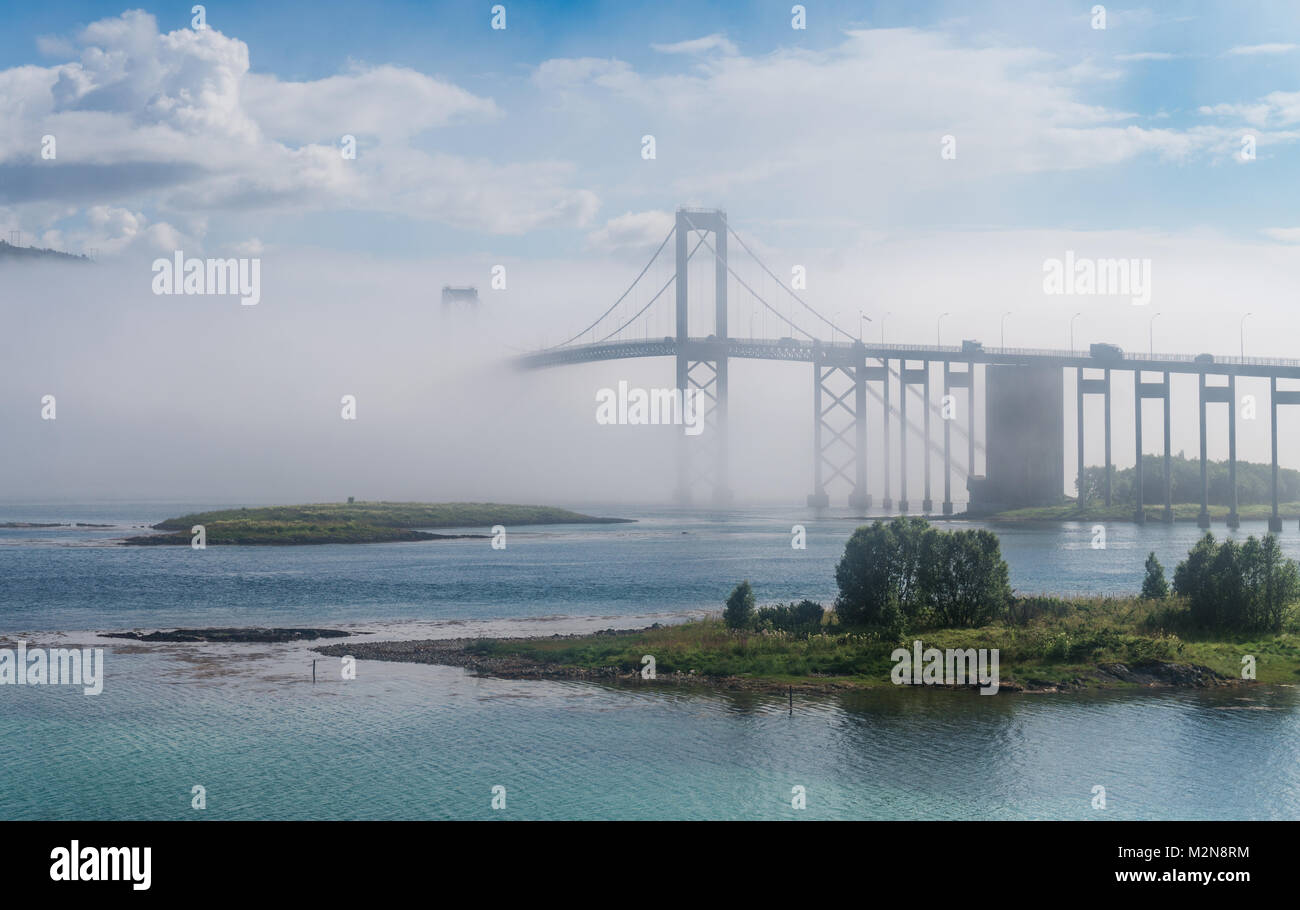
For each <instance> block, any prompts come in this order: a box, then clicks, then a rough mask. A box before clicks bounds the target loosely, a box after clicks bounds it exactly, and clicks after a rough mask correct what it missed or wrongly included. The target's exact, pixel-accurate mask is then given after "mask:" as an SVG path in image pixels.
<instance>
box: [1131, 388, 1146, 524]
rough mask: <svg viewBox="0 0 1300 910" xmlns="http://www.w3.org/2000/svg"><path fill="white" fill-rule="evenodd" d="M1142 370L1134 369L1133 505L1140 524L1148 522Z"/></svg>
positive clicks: (1134, 518) (1134, 514)
mask: <svg viewBox="0 0 1300 910" xmlns="http://www.w3.org/2000/svg"><path fill="white" fill-rule="evenodd" d="M1142 397H1143V396H1142V371H1141V370H1134V371H1133V438H1134V440H1135V446H1134V447H1135V449H1136V451H1137V463H1136V467H1135V468H1134V469H1133V474H1134V477H1133V479H1134V495H1135V500H1136V505H1134V507H1133V520H1134V521H1135V522H1137V523H1138V524H1140V525H1143V524H1146V523H1147V510H1146V499H1145V497H1144V491H1143V485H1142V481H1143V476H1142V475H1143V473H1144V472H1143V470H1142Z"/></svg>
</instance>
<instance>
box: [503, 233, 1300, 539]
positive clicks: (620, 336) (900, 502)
mask: <svg viewBox="0 0 1300 910" xmlns="http://www.w3.org/2000/svg"><path fill="white" fill-rule="evenodd" d="M670 241H672V242H673V246H674V255H673V256H672V258H671V259H669V258H668V257H665V256H663V255H662V254H663V253H664V252H665V250H666V249H667V248H668V244H669V242H670ZM732 241H734V243H735V247H732V245H731V242H732ZM701 249H704V250H706V252H707V256H710V257H712V260H713V269H712V270H711V271H712V275H711V276H710V275H707V274H705V275H704V276H703V277H704V278H705V279H707V280H705V281H701V280H700V279H701V277H702V276H701V274H700V272H701V270H700V269H699V268H697V269H696V272H695V274H694V276H693V275H692V273H691V269H690V264H691V262H692V260H693V259H694V258H695V256H696V255H697V253H699V252H700V250H701ZM737 253H739V254H740V255H737ZM737 260H739V261H743V262H745V263H752V264H753V266H756V267H757V271H758V274H757V276H754V275H752V274H751V275H750V280H746V278H745V277H743V276H742V274H741V272H740V271H739V270H738V269H737V268H736V261H737ZM746 268H751V266H749V265H748V264H747V265H746ZM643 282H644V283H645V284H644V287H643ZM709 284H711V285H712V288H711V289H710V288H708V287H707V285H709ZM791 284H792V283H787V282H785V281H783V280H782V279H781V278H780V277H778V276H777V274H776V273H775V272H773V271H772V269H771V268H769V267H768V265H767V264H766V263H765V262H764V261H763V260H762V258H760V257H759V255H758V254H757V253H756V252H755V251H754V249H753V248H752V247H751V246H750V245H749V244H746V243H745V241H744V240H743V239H742V238H741V237H740V235H738V234H737V233H736V232H735V231H734V230H733V229H732V228H731V227H730V226H729V225H728V223H727V216H726V213H725V212H723V211H720V210H717V209H700V208H680V209H678V210H677V213H676V217H675V221H674V225H673V227H672V229H671V230H670V231H669V232H668V234H667V236H665V237H664V240H663V242H662V243H660V244H659V246H658V248H657V249H656V250H655V252H654V254H653V255H652V256H651V257H650V261H649V262H648V263H646V266H645V267H644V268H643V269H642V270H641V271H640V273H639V274H638V275H637V277H636V278H635V279H634V280H633V282H632V284H631V285H630V286H629V287H628V289H627V290H626V291H624V293H623V294H622V295H621V296H620V297H619V298H618V299H616V300H615V301H614V303H613V304H611V305H610V306H608V307H607V308H606V309H605V310H604V311H603V312H601V314H600V315H599V316H598V317H596V319H595V320H594V321H593V322H592V323H591V324H590V325H588V326H587V327H586V328H584V329H583V330H582V331H580V332H578V333H576V334H574V335H572V336H571V337H569V338H567V339H565V340H564V341H563V342H561V343H559V344H557V345H554V346H551V347H547V348H544V349H542V350H538V351H533V352H531V353H528V354H524V355H521V356H520V357H518V358H517V359H516V363H517V365H518V366H520V367H521V368H523V369H540V368H546V367H560V366H566V365H573V364H579V363H590V362H595V361H606V360H626V359H629V358H646V357H669V358H673V360H674V361H675V365H676V376H675V387H676V389H678V390H679V391H680V392H681V393H683V397H684V396H685V394H687V393H692V394H695V395H698V396H700V397H701V399H702V400H703V401H704V402H705V416H704V421H705V427H706V430H707V432H704V433H702V434H700V435H699V436H695V437H688V436H685V435H683V436H681V437H680V442H679V443H678V451H677V487H676V497H677V499H678V501H680V502H683V503H689V502H691V501H692V500H693V498H694V496H695V494H696V491H698V490H700V489H701V488H705V489H707V491H708V494H709V499H710V500H711V501H712V502H713V503H714V504H726V503H728V502H730V501H731V499H732V496H733V493H732V490H731V487H730V484H729V463H730V454H729V446H728V421H727V407H728V399H729V395H730V392H731V390H730V384H729V375H728V365H729V362H730V361H731V360H734V359H748V360H775V361H787V362H791V363H807V364H810V365H811V366H812V370H811V373H812V375H811V377H810V378H811V383H810V392H811V396H810V399H811V400H810V404H811V411H812V414H811V417H812V420H811V422H810V423H811V440H810V442H811V449H812V464H811V467H812V470H811V485H812V491H811V493H809V495H808V504H809V505H810V506H813V507H816V508H825V507H828V506H829V505H830V501H831V499H830V491H831V490H833V489H837V488H838V489H841V490H842V491H844V492H847V504H848V505H849V506H850V507H851V508H853V509H856V510H859V511H862V512H865V510H867V509H869V508H871V507H872V497H871V494H870V493H869V492H868V490H867V483H868V479H869V476H870V473H871V470H872V468H873V466H872V465H870V464H869V463H868V462H869V458H868V447H867V437H868V429H869V428H868V422H869V421H868V413H867V402H868V399H869V398H870V399H873V400H874V401H875V402H876V403H877V404H878V405H880V408H879V410H880V414H881V422H880V425H879V432H880V434H881V442H882V445H881V452H882V457H881V464H880V465H879V466H878V470H879V471H880V472H881V476H880V488H881V489H883V491H884V495H883V497H882V501H881V503H880V506H881V507H882V508H883V509H884V510H885V511H887V512H888V511H895V510H896V511H898V512H903V513H906V512H909V511H912V500H911V499H910V496H911V495H912V493H913V492H914V488H913V487H910V486H909V481H910V480H911V479H910V478H909V477H908V445H909V440H912V441H914V442H916V443H919V444H920V446H921V452H922V453H923V454H924V458H923V468H922V477H921V478H920V480H921V484H920V486H921V489H920V493H921V497H922V498H921V502H920V511H922V512H924V513H926V514H931V513H933V512H934V511H935V510H934V505H935V503H934V498H933V495H932V493H933V488H934V487H935V486H939V487H941V488H942V496H943V499H942V501H941V503H940V511H941V513H942V514H944V515H951V514H953V510H954V504H953V479H954V477H956V479H957V481H958V482H959V483H962V482H964V483H965V485H966V487H967V491H968V493H969V494H970V497H968V499H969V498H972V497H973V498H974V499H975V500H982V501H983V503H984V504H985V505H986V506H989V507H993V506H999V507H1006V506H1016V505H1032V504H1042V503H1054V502H1057V501H1059V500H1060V499H1061V496H1062V494H1063V490H1064V426H1065V424H1064V420H1065V414H1064V372H1065V371H1067V370H1074V371H1075V372H1076V382H1075V415H1074V416H1075V419H1076V426H1077V432H1076V440H1077V446H1078V459H1077V465H1078V471H1079V475H1078V489H1079V490H1080V491H1082V492H1081V496H1082V497H1084V498H1085V499H1086V497H1087V488H1086V485H1085V483H1084V457H1083V450H1084V439H1085V430H1086V427H1085V425H1084V407H1083V403H1084V398H1085V396H1090V395H1095V396H1100V397H1102V398H1103V400H1104V415H1105V416H1104V421H1103V422H1104V438H1105V467H1106V471H1105V481H1104V490H1103V491H1102V492H1101V493H1100V496H1101V497H1102V498H1103V499H1104V501H1105V504H1106V505H1110V504H1111V498H1112V491H1111V468H1112V460H1111V412H1112V395H1111V377H1112V373H1114V372H1130V373H1132V378H1133V390H1134V392H1133V405H1134V406H1133V418H1134V426H1135V435H1136V446H1135V448H1136V452H1135V454H1136V456H1137V468H1136V478H1135V481H1136V484H1135V485H1136V502H1137V503H1138V507H1137V510H1136V514H1135V516H1134V517H1135V519H1136V520H1137V521H1139V522H1141V521H1145V515H1146V513H1145V510H1144V508H1143V506H1142V504H1143V503H1144V499H1143V483H1144V478H1143V465H1142V461H1143V460H1142V421H1141V414H1142V406H1143V403H1144V402H1145V401H1147V400H1149V399H1155V400H1157V401H1160V402H1161V403H1162V404H1163V413H1164V471H1163V477H1162V478H1160V480H1162V482H1163V489H1164V506H1165V507H1164V511H1163V518H1164V520H1165V521H1172V520H1173V504H1172V472H1171V469H1170V459H1171V443H1170V414H1169V405H1170V401H1171V395H1170V376H1171V375H1174V374H1194V375H1196V376H1198V377H1199V383H1198V385H1199V405H1200V408H1199V415H1200V421H1199V422H1200V461H1201V512H1200V516H1199V523H1200V524H1201V526H1202V527H1208V526H1209V523H1210V517H1209V481H1208V473H1207V460H1206V449H1207V406H1208V405H1212V404H1226V405H1227V430H1228V461H1229V471H1230V485H1231V488H1232V494H1231V495H1232V501H1231V503H1230V509H1229V515H1228V524H1229V525H1230V526H1232V527H1236V526H1237V525H1238V524H1239V520H1238V517H1237V502H1236V496H1237V483H1236V465H1237V453H1236V420H1237V417H1236V408H1237V399H1236V379H1237V377H1261V378H1267V379H1268V380H1269V391H1270V401H1269V414H1270V418H1271V439H1272V467H1273V473H1272V478H1273V481H1272V517H1271V518H1270V520H1269V526H1270V529H1272V530H1281V519H1280V517H1279V515H1278V463H1277V413H1278V407H1279V406H1281V405H1296V404H1300V389H1279V388H1278V381H1279V380H1283V381H1285V380H1293V379H1300V360H1286V359H1276V358H1253V357H1252V358H1248V357H1222V356H1216V355H1209V354H1200V355H1195V356H1192V355H1184V354H1156V353H1152V354H1148V355H1137V354H1132V353H1125V352H1123V351H1121V350H1120V349H1119V348H1117V347H1114V346H1112V345H1106V344H1098V345H1091V346H1090V348H1089V350H1088V351H1086V352H1085V351H1064V350H1050V349H1037V348H1007V347H997V348H991V347H985V346H984V345H982V344H980V343H979V342H976V341H963V342H962V344H960V345H956V346H952V345H941V344H937V343H936V344H934V345H924V344H884V343H881V344H872V343H870V342H864V341H863V340H862V339H861V338H853V337H852V336H851V335H850V334H849V333H848V332H846V331H845V330H844V329H843V328H842V327H840V326H839V325H837V324H836V322H835V321H834V320H833V319H831V318H828V317H827V316H826V315H825V314H824V313H823V312H821V311H820V310H818V309H817V308H815V307H813V306H812V305H810V304H809V303H808V302H807V301H806V300H805V299H804V298H803V297H802V296H801V295H800V294H799V293H798V290H796V289H795V288H794V287H792V286H791ZM670 289H671V290H672V294H671V295H670V294H669V293H668V292H669V290H670ZM710 291H711V292H710ZM701 296H703V297H712V304H713V305H712V308H711V309H712V314H711V317H712V318H711V319H705V320H704V325H703V326H702V327H701V326H696V325H692V323H691V307H690V302H691V300H693V299H695V298H696V297H701ZM642 300H644V301H645V302H644V303H642V302H641V301H642ZM697 309H698V307H697ZM746 315H748V317H749V333H748V336H747V337H736V336H734V335H733V333H732V332H731V331H730V322H731V321H732V319H733V317H738V318H739V320H740V322H741V324H742V326H743V325H744V317H745V316H746ZM760 318H761V319H762V329H761V332H760V333H759V334H758V335H756V333H755V330H754V322H755V320H756V319H760ZM772 326H774V327H777V329H778V331H780V332H781V334H780V335H779V337H776V338H771V337H768V335H769V334H770V333H769V332H768V331H767V329H768V327H772ZM693 329H694V333H693V332H692V330H693ZM701 329H702V330H703V331H701ZM1149 374H1155V376H1154V378H1153V377H1151V376H1150V375H1149ZM981 378H982V382H981V381H980V380H981ZM891 385H892V386H893V387H894V389H895V393H894V394H891ZM936 392H937V393H938V395H937V397H936V394H935V393H936ZM909 402H910V405H909ZM981 402H982V403H983V404H984V407H985V415H984V426H985V434H984V435H985V439H984V440H983V441H981V440H979V439H977V432H976V420H975V417H976V414H977V413H978V412H977V410H976V408H977V405H978V404H979V403H981ZM909 406H910V408H911V415H910V416H909ZM932 418H933V420H937V421H938V424H937V428H936V426H935V425H934V423H933V420H932ZM895 425H897V428H898V430H897V435H896V437H894V439H896V443H897V448H896V449H895V446H894V444H893V441H891V434H893V427H894V426H895ZM954 435H955V436H957V437H958V445H959V446H961V445H962V444H963V443H964V448H965V450H966V451H965V452H964V453H962V454H964V456H965V457H964V459H961V460H958V461H954V458H953V436H954ZM936 437H938V438H936ZM895 451H897V454H898V456H899V457H898V469H897V471H896V472H894V471H892V470H891V469H892V464H891V462H892V455H893V454H894V452H895ZM977 453H978V454H980V455H981V456H982V457H983V461H984V465H985V474H984V475H977V474H976V455H977ZM935 462H939V464H940V470H939V478H938V483H937V484H935V483H933V481H934V477H933V476H932V475H933V470H932V469H933V467H934V465H935ZM963 462H964V463H963ZM895 482H896V483H897V486H895ZM895 491H897V494H898V496H897V499H895V498H894V493H895ZM837 495H838V494H837Z"/></svg>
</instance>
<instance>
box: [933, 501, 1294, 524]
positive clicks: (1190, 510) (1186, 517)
mask: <svg viewBox="0 0 1300 910" xmlns="http://www.w3.org/2000/svg"><path fill="white" fill-rule="evenodd" d="M1142 511H1143V512H1144V514H1145V515H1146V520H1147V523H1148V524H1159V523H1160V522H1161V521H1163V520H1164V514H1165V507H1164V506H1153V505H1147V506H1146V507H1145V508H1143V510H1142ZM1173 512H1174V521H1196V519H1197V517H1198V516H1199V515H1200V514H1201V504H1200V503H1199V502H1176V503H1174V504H1173ZM1209 512H1210V520H1211V521H1213V522H1215V523H1218V524H1222V523H1224V522H1226V521H1227V520H1228V507H1227V506H1222V505H1214V504H1213V503H1211V505H1210V508H1209ZM1272 514H1273V507H1272V506H1271V505H1269V504H1267V503H1255V504H1252V505H1241V506H1238V507H1237V516H1238V517H1239V518H1241V520H1242V521H1263V520H1265V519H1267V518H1268V517H1269V516H1270V515H1272ZM1278 514H1279V515H1280V516H1281V517H1282V518H1283V519H1284V520H1285V521H1295V520H1296V519H1298V518H1300V502H1285V503H1279V504H1278ZM1133 515H1134V509H1133V506H1131V505H1127V504H1119V503H1116V504H1114V505H1110V506H1106V505H1103V504H1101V503H1089V504H1088V505H1085V506H1083V507H1082V508H1080V507H1079V504H1078V503H1077V502H1074V501H1073V500H1070V501H1067V502H1062V503H1060V504H1058V505H1054V506H1030V507H1027V508H1023V509H1007V510H1006V511H1002V512H991V513H988V514H979V513H977V512H968V513H966V514H963V515H959V516H957V517H958V518H970V519H974V520H977V521H1007V522H1014V521H1025V522H1030V521H1132V520H1133Z"/></svg>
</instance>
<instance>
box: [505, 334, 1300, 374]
mask: <svg viewBox="0 0 1300 910" xmlns="http://www.w3.org/2000/svg"><path fill="white" fill-rule="evenodd" d="M818 347H819V348H820V350H821V351H822V356H823V362H824V363H829V364H836V365H846V366H847V365H852V364H854V363H857V362H858V361H859V359H861V358H862V357H866V358H869V359H879V358H889V359H890V360H899V359H906V360H931V361H949V362H952V363H992V364H1014V365H1021V366H1056V367H1061V368H1067V367H1085V368H1088V369H1104V368H1110V369H1114V370H1126V371H1127V370H1150V371H1152V372H1166V371H1167V372H1170V373H1191V374H1198V373H1205V374H1211V375H1233V376H1260V377H1266V378H1267V377H1270V376H1272V377H1277V378H1279V379H1300V360H1292V359H1286V358H1270V357H1220V356H1217V355H1216V356H1215V357H1214V359H1213V361H1212V362H1204V361H1198V360H1197V359H1196V358H1197V356H1200V355H1192V354H1132V353H1124V354H1121V355H1118V356H1114V357H1094V356H1092V355H1091V354H1089V353H1088V352H1086V351H1061V350H1050V349H1045V348H990V347H984V348H981V349H980V350H978V351H973V350H964V349H963V348H961V347H958V346H956V345H929V346H925V345H907V344H868V343H860V342H846V341H838V342H825V341H823V342H818ZM813 350H814V343H813V342H811V341H798V340H795V339H793V338H785V339H778V340H775V341H773V340H770V339H763V338H727V339H723V340H719V339H716V338H712V337H709V338H687V339H684V340H679V339H677V338H658V339H649V340H644V341H614V342H603V343H598V344H580V345H570V346H568V347H563V348H550V349H546V350H541V351H535V352H533V353H530V354H524V355H521V356H520V357H518V358H516V361H515V362H516V363H517V364H518V365H519V366H520V367H521V368H523V369H541V368H543V367H553V366H563V365H567V364H575V363H589V362H595V361H602V360H626V359H629V358H637V357H675V356H677V355H678V354H679V353H684V354H685V355H686V356H688V357H691V358H699V359H701V360H707V359H714V358H716V357H719V356H723V355H725V356H726V357H729V358H737V359H742V360H789V361H796V362H804V363H811V362H812V359H813Z"/></svg>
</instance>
